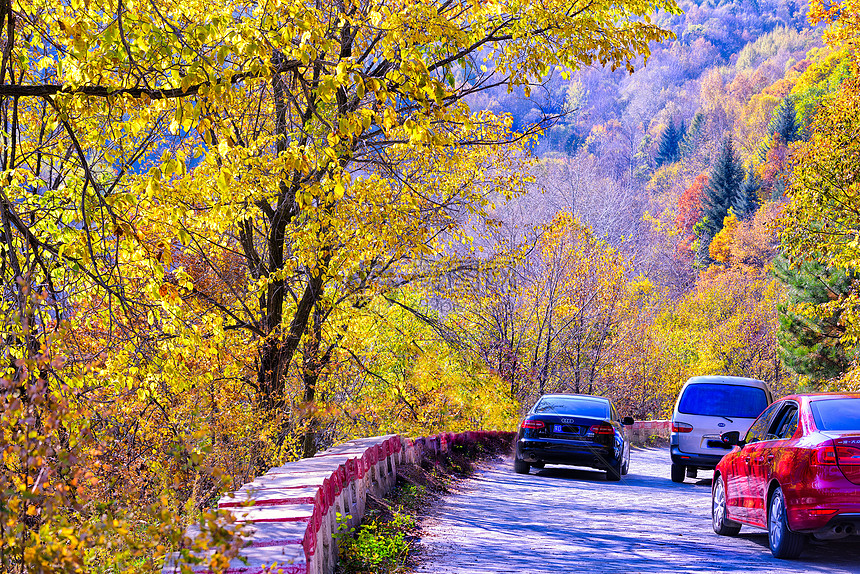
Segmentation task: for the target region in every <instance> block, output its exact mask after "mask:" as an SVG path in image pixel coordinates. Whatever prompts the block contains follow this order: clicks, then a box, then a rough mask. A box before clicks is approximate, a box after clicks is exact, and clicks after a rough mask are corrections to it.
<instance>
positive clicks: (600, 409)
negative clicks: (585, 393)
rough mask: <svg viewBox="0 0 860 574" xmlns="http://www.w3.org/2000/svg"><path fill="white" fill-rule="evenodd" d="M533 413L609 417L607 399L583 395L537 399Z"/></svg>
mask: <svg viewBox="0 0 860 574" xmlns="http://www.w3.org/2000/svg"><path fill="white" fill-rule="evenodd" d="M532 410H533V411H534V412H535V413H552V414H557V415H579V416H582V417H592V418H598V419H608V418H609V401H607V400H602V399H589V398H585V397H544V398H542V399H541V400H539V401H538V404H536V405H535V408H534V409H532Z"/></svg>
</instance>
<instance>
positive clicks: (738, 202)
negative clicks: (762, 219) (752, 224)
mask: <svg viewBox="0 0 860 574" xmlns="http://www.w3.org/2000/svg"><path fill="white" fill-rule="evenodd" d="M760 189H761V180H759V178H758V176H757V175H755V174H754V173H752V172H747V175H746V178H745V179H744V182H743V183H742V184H741V188H740V190H739V192H738V195H737V197H736V198H735V201H734V204H733V205H732V208H733V209H734V212H735V215H737V216H738V219H742V220H743V219H747V218H748V217H750V216H752V215H753V214H754V213H755V212H756V210H757V209H758V206H759V198H758V192H759V190H760Z"/></svg>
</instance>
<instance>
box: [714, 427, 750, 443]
mask: <svg viewBox="0 0 860 574" xmlns="http://www.w3.org/2000/svg"><path fill="white" fill-rule="evenodd" d="M720 440H721V441H722V442H723V444H725V445H728V446H744V444H746V443H745V442H744V441H742V440H741V433H740V432H738V431H736V430H733V431H726V432H724V433H723V434H721V435H720Z"/></svg>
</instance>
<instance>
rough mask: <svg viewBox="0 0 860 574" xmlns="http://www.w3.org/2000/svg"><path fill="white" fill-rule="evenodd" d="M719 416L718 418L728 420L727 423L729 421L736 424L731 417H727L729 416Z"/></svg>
mask: <svg viewBox="0 0 860 574" xmlns="http://www.w3.org/2000/svg"><path fill="white" fill-rule="evenodd" d="M717 416H718V417H723V418H724V419H726V420H727V421H729V422H730V423H733V422H735V421H733V420H732V419H730V418H729V417H727V416H725V415H717Z"/></svg>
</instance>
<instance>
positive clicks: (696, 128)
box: [678, 112, 705, 155]
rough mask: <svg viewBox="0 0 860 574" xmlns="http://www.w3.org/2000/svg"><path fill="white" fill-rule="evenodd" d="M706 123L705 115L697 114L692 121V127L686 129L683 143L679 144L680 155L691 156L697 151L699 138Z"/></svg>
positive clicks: (682, 139)
mask: <svg viewBox="0 0 860 574" xmlns="http://www.w3.org/2000/svg"><path fill="white" fill-rule="evenodd" d="M704 123H705V114H703V113H702V112H696V115H695V116H693V119H692V120H691V121H690V127H689V128H686V129H685V130H683V131H684V134H683V136H682V137H681V141H680V142H679V144H678V152H679V154H680V155H690V154H691V153H693V152H694V151H695V149H696V144H697V143H698V140H699V136H700V135H701V131H702V125H703V124H704Z"/></svg>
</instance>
